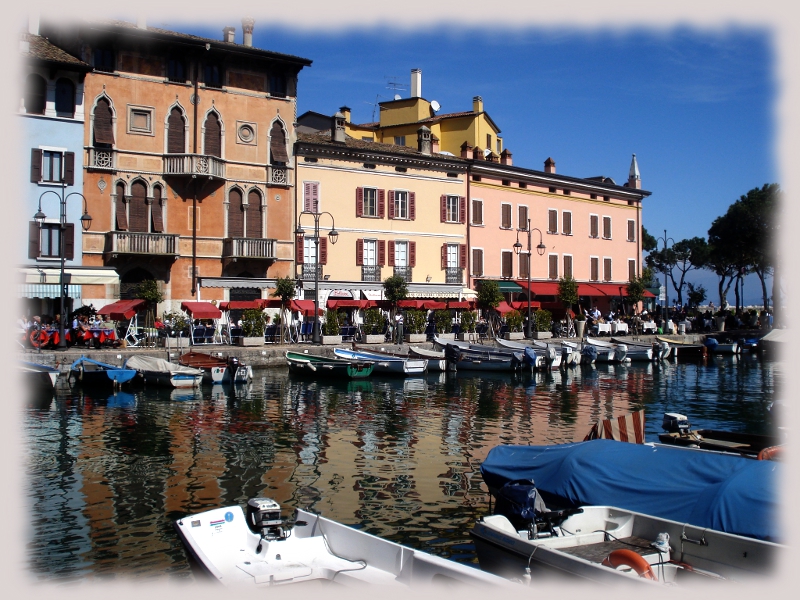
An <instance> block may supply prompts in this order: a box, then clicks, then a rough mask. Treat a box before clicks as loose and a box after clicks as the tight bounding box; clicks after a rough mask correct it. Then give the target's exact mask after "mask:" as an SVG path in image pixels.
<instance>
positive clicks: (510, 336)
mask: <svg viewBox="0 0 800 600" xmlns="http://www.w3.org/2000/svg"><path fill="white" fill-rule="evenodd" d="M506 325H508V331H506V332H505V334H503V337H504V338H505V339H507V340H521V339H522V313H520V312H519V311H518V310H512V311H511V312H509V313H507V314H506Z"/></svg>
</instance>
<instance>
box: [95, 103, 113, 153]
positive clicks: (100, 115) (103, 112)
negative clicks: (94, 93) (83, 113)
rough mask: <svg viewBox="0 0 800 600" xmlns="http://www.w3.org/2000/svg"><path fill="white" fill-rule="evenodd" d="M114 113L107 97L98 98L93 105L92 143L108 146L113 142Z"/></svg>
mask: <svg viewBox="0 0 800 600" xmlns="http://www.w3.org/2000/svg"><path fill="white" fill-rule="evenodd" d="M113 117H114V113H113V112H111V102H109V100H108V98H100V100H98V101H97V106H95V107H94V145H95V146H110V145H112V144H113V143H114V118H113Z"/></svg>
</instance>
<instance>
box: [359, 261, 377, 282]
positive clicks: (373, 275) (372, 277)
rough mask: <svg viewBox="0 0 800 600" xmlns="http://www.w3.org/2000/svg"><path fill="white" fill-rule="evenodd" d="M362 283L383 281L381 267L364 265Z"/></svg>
mask: <svg viewBox="0 0 800 600" xmlns="http://www.w3.org/2000/svg"><path fill="white" fill-rule="evenodd" d="M361 281H381V268H380V266H379V265H362V267H361Z"/></svg>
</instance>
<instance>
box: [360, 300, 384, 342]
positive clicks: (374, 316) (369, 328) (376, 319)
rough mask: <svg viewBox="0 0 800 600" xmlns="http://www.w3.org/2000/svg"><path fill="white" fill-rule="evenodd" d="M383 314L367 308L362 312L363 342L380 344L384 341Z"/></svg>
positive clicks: (375, 309) (377, 310)
mask: <svg viewBox="0 0 800 600" xmlns="http://www.w3.org/2000/svg"><path fill="white" fill-rule="evenodd" d="M383 324H384V318H383V313H382V312H381V311H380V310H379V309H377V308H369V309H367V310H366V311H365V312H364V342H365V343H367V344H380V343H382V342H383V340H384V335H383Z"/></svg>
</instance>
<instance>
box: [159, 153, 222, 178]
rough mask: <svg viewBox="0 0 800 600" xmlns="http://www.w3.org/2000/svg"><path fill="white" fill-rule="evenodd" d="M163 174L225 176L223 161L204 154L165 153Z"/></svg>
mask: <svg viewBox="0 0 800 600" xmlns="http://www.w3.org/2000/svg"><path fill="white" fill-rule="evenodd" d="M164 175H210V176H212V177H225V161H224V160H222V159H221V158H217V157H216V156H209V155H206V154H165V155H164Z"/></svg>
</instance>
